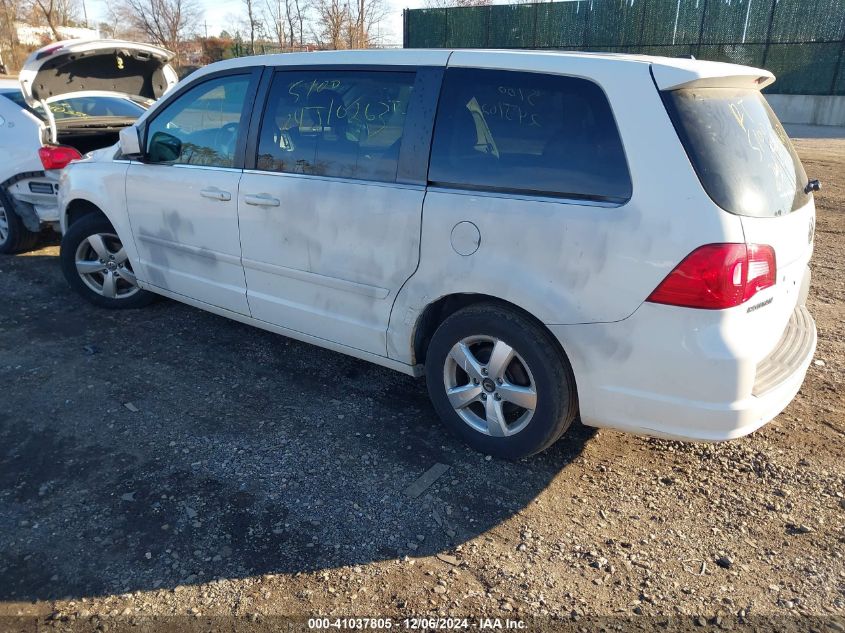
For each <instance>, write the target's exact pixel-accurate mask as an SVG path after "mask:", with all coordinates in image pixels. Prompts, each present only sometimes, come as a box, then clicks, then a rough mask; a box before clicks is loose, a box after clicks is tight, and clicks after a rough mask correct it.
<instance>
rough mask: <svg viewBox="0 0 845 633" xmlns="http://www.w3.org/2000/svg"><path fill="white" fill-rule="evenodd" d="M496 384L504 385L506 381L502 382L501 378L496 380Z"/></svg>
mask: <svg viewBox="0 0 845 633" xmlns="http://www.w3.org/2000/svg"><path fill="white" fill-rule="evenodd" d="M496 382H497V383H499V384H500V385H501V384H502V383H503V382H505V381H504V380H502V379H501V378H496Z"/></svg>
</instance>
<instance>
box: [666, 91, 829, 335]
mask: <svg viewBox="0 0 845 633" xmlns="http://www.w3.org/2000/svg"><path fill="white" fill-rule="evenodd" d="M664 100H665V102H666V104H667V107H668V109H669V113H670V116H671V117H672V119H673V122H674V124H675V127H676V129H677V130H678V134H679V136H680V137H681V140H682V142H683V144H684V147H685V148H686V150H687V154H688V156H689V158H690V161H691V162H692V164H693V166H694V167H695V170H696V172H697V173H698V176H699V179H700V180H701V183H702V185H703V186H704V189H705V190H706V191H707V193H708V194H709V195H710V197H711V198H712V199H713V201H714V202H715V203H716V204H718V205H719V206H720V207H721V208H722V209H724V210H725V211H728V212H730V213H733V214H735V215H738V216H739V217H740V219H741V222H742V228H743V232H744V234H745V241H746V243H748V244H760V245H768V246H771V247H772V248H773V249H774V251H775V259H776V270H777V273H776V282H775V285H774V286H773V287H771V288H767V289H765V290H763V291H761V292H760V293H758V294H757V295H755V296H754V297H753V299H751V301H750V302H749V305H748V306H745V309H746V310H747V315H748V319H753V320H754V322H755V327H754V331H755V337H757V338H758V340H759V341H760V343H761V344H760V348H761V350H762V351H763V352H765V351H766V350H770V349H772V348H773V347H774V346H775V345H776V344H777V342H778V340H779V339H780V337H781V335H782V334H783V331H784V328H785V327H786V324H787V322H788V321H789V318H790V317H791V315H792V313H793V311H794V310H795V307H796V305H797V304H798V303H799V301H800V300H801V296H802V295H801V292H802V282H803V281H804V279H805V275H806V274H807V263H808V262H809V260H810V256H811V255H812V248H813V237H814V230H815V206H814V204H813V197H812V194H811V193H810V192H809V187H808V177H807V174H806V173H805V171H804V167H803V166H802V164H801V161H800V159H799V158H798V155H797V154H796V152H795V149H794V148H793V146H792V143H791V142H790V140H789V137H788V136H787V134H786V132H785V131H784V129H783V126H782V125H781V124H780V122H779V121H778V119H777V117H776V116H775V114H774V112H773V111H772V110H771V108H770V107H769V105H768V103H766V100H765V98H764V97H763V95H762V94H761V93H760V91H759V90H756V89H754V88H713V87H706V88H697V87H691V88H684V89H680V90H673V91H671V92H668V93H665V94H664ZM752 272H753V271H752Z"/></svg>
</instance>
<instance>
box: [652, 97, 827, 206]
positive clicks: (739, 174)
mask: <svg viewBox="0 0 845 633" xmlns="http://www.w3.org/2000/svg"><path fill="white" fill-rule="evenodd" d="M664 101H665V103H666V107H667V109H668V110H669V114H670V116H671V117H672V121H673V123H674V125H675V128H676V129H677V131H678V135H679V136H680V138H681V141H682V143H683V144H684V148H685V149H686V152H687V155H688V156H689V159H690V162H691V163H692V165H693V167H694V168H695V171H696V173H697V174H698V177H699V179H700V180H701V184H702V185H703V186H704V189H705V190H706V191H707V194H708V195H709V196H710V197H711V198H712V199H713V201H714V202H715V203H716V204H718V205H719V206H720V207H722V208H723V209H725V210H726V211H729V212H731V213H735V214H737V215H746V216H753V217H774V216H779V215H785V214H787V213H789V212H791V211H794V210H795V209H798V208H800V207H802V206H804V205H805V204H806V203H807V202H808V201H809V199H810V194H808V193H805V191H804V188H805V187H806V185H807V174H806V173H805V172H804V167H803V166H802V165H801V161H800V160H799V158H798V155H797V154H796V153H795V149H794V148H793V147H792V143H791V142H790V140H789V137H788V136H787V134H786V131H785V130H784V129H783V126H782V125H781V124H780V121H778V119H777V117H776V116H775V113H774V112H772V109H771V108H770V107H769V104H768V103H767V102H766V100H765V98H764V97H763V95H761V94H760V92H759V91H758V90H754V89H736V88H686V89H682V90H673V91H671V92H668V93H665V94H664Z"/></svg>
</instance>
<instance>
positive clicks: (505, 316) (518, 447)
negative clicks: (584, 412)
mask: <svg viewBox="0 0 845 633" xmlns="http://www.w3.org/2000/svg"><path fill="white" fill-rule="evenodd" d="M425 365H426V382H427V385H428V391H429V395H430V396H431V400H432V403H433V404H434V408H435V410H436V411H437V413H438V414H439V416H440V418H441V419H442V420H443V422H444V423H445V424H446V426H447V427H449V428H450V429H451V430H452V431H453V432H454V433H456V434H457V435H458V436H459V437H461V438H462V439H463V440H464V441H465V442H466V443H467V444H469V445H470V446H471V447H473V448H474V449H476V450H478V451H481V452H484V453H487V454H490V455H495V456H497V457H503V458H506V459H518V458H520V457H526V456H528V455H532V454H534V453H538V452H540V451H542V450H544V449H546V448H548V447H549V446H550V445H551V444H553V443H554V442H555V441H556V440H557V439H558V438H560V436H561V435H563V433H564V432H565V431H566V430H567V429H568V428H569V426H570V424H572V421H573V419H574V418H575V415H576V412H577V395H576V390H575V380H574V378H573V375H572V369H571V367H570V365H569V362H568V360H567V359H566V356H565V355H564V354H563V353H562V352H561V351H560V349H559V347H558V345H557V343H556V342H555V341H554V339H552V337H551V335H550V334H549V333H548V332H547V331H546V330H545V329H543V328H542V327H541V326H540V325H538V324H537V323H535V322H534V321H532V320H531V319H529V318H528V317H526V316H525V315H523V314H520V313H519V312H517V311H516V310H512V309H509V308H507V307H504V306H498V305H494V304H483V305H475V306H470V307H467V308H464V309H462V310H459V311H458V312H455V313H454V314H453V315H451V316H450V317H448V318H447V319H446V320H445V321H444V322H443V323H442V324H441V325H440V327H439V328H438V329H437V331H436V332H435V333H434V336H433V337H432V339H431V343H430V345H429V348H428V352H427V355H426V363H425Z"/></svg>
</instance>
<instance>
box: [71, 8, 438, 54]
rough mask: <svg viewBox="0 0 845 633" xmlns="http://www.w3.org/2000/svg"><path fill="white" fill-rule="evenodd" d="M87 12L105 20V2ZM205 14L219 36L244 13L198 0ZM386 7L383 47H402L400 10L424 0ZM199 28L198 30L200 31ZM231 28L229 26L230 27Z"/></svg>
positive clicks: (210, 29) (96, 19)
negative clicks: (236, 16)
mask: <svg viewBox="0 0 845 633" xmlns="http://www.w3.org/2000/svg"><path fill="white" fill-rule="evenodd" d="M83 1H84V2H85V5H86V9H87V11H88V20H89V22H91V23H96V22H101V21H104V20H105V16H106V4H107V0H83ZM198 1H199V4H200V6H201V7H202V9H203V11H204V12H205V21H206V22H207V24H208V34H209V35H219V34H220V31H222V30H224V29H225V28H226V27H227V25H231V20H230V19H229V18H230V17H231V16H232V15H233V14H234V15H240V14H243V13H244V10H243V3H242V2H241V0H229V1H227V2H220V1H217V2H215V1H214V0H198ZM385 2H386V4H387V7H388V14H387V18H386V19H385V20H384V22H383V23H382V25H381V30H382V32H381V37H382V41H383V43H384V44H385V45H387V44H395V45H399V46H401V45H402V9H406V8H407V9H417V8H419V7H421V6H423V5H424V0H385ZM202 28H203V27H202V26H200V30H202ZM230 28H231V26H230Z"/></svg>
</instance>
